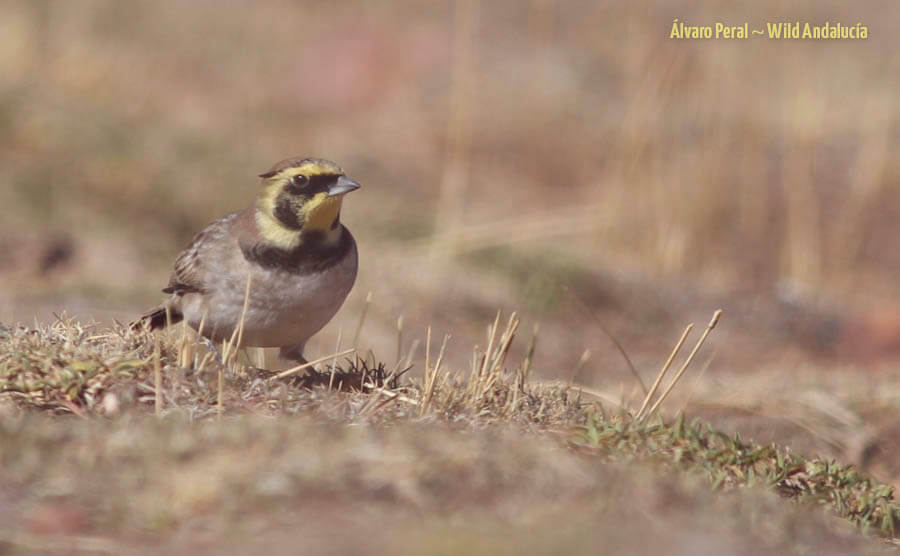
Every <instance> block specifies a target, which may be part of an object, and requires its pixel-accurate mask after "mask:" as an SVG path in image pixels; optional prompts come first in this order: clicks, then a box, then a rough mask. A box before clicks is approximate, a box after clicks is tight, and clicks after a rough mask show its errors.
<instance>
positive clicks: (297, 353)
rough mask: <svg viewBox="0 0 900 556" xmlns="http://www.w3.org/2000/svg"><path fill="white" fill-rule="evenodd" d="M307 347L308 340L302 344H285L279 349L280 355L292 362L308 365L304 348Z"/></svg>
mask: <svg viewBox="0 0 900 556" xmlns="http://www.w3.org/2000/svg"><path fill="white" fill-rule="evenodd" d="M305 347H306V342H303V343H301V344H295V345H293V346H284V347H282V348H281V349H280V350H278V356H279V357H281V358H282V359H287V360H288V361H291V362H292V363H296V365H298V366H299V365H306V363H307V361H306V358H305V357H303V349H304V348H305Z"/></svg>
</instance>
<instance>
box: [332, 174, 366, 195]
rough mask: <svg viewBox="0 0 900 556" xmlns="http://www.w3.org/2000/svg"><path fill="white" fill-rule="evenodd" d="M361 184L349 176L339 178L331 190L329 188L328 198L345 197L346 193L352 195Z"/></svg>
mask: <svg viewBox="0 0 900 556" xmlns="http://www.w3.org/2000/svg"><path fill="white" fill-rule="evenodd" d="M359 187H360V186H359V184H358V183H356V182H355V181H353V180H351V179H350V178H348V177H347V176H340V177H338V179H337V181H336V182H334V185H332V186H331V187H330V188H328V196H329V197H334V196H337V195H343V194H344V193H350V192H351V191H354V190H356V189H359Z"/></svg>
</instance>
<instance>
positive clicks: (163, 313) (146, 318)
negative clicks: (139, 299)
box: [129, 305, 184, 330]
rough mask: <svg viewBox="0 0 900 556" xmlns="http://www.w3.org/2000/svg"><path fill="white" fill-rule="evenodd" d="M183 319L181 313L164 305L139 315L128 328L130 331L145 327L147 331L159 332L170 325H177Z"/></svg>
mask: <svg viewBox="0 0 900 556" xmlns="http://www.w3.org/2000/svg"><path fill="white" fill-rule="evenodd" d="M183 319H184V315H182V314H181V311H176V310H175V309H174V308H172V307H169V306H166V305H160V306H159V307H154V308H153V309H150V310H149V311H147V312H146V313H144V314H143V315H141V316H140V317H139V318H138V319H137V320H136V321H134V322H132V323H131V324H130V325H129V326H130V327H131V329H132V330H136V329H138V328H141V327H144V326H146V327H147V329H148V330H160V329H162V328H165V327H166V326H168V325H170V324H177V323H179V322H181V321H182V320H183Z"/></svg>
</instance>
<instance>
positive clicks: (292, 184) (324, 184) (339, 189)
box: [256, 158, 360, 249]
mask: <svg viewBox="0 0 900 556" xmlns="http://www.w3.org/2000/svg"><path fill="white" fill-rule="evenodd" d="M259 177H260V178H261V179H262V188H261V190H260V193H259V196H258V197H257V201H256V209H257V210H256V223H257V226H258V227H259V230H260V233H262V234H263V235H264V236H265V237H266V239H268V240H269V241H271V242H272V243H274V244H276V245H278V246H279V247H282V248H284V249H292V248H295V247H297V246H299V245H300V244H301V243H303V241H304V240H305V239H310V238H315V239H316V240H318V241H322V242H324V243H326V244H329V243H336V242H337V241H338V240H339V239H340V237H341V221H340V216H341V200H342V199H343V197H344V195H345V194H347V193H350V192H351V191H354V190H356V189H359V187H360V186H359V184H358V183H356V182H355V181H353V180H352V179H350V178H348V177H347V176H345V175H344V171H343V170H342V169H341V167H340V166H338V165H337V164H335V163H334V162H331V161H328V160H323V159H321V158H289V159H286V160H282V161H281V162H279V163H277V164H276V165H275V166H273V167H272V168H271V169H270V170H268V171H267V172H263V173H262V174H260V175H259Z"/></svg>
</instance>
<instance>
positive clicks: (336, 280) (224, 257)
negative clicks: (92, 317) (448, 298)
mask: <svg viewBox="0 0 900 556" xmlns="http://www.w3.org/2000/svg"><path fill="white" fill-rule="evenodd" d="M259 178H260V188H259V192H258V194H257V196H256V200H255V202H254V203H253V204H251V206H249V207H248V208H245V209H244V210H241V211H238V212H232V213H230V214H228V215H226V216H223V217H222V218H219V219H218V220H215V221H214V222H212V223H210V224H209V225H207V226H206V227H205V228H203V229H202V230H201V231H200V232H199V233H198V234H197V235H196V236H194V239H193V240H192V241H191V243H190V244H189V245H188V246H187V247H186V248H185V249H184V250H183V251H182V252H181V253H180V254H179V255H178V257H177V258H176V259H175V265H174V269H173V271H172V274H171V277H170V278H169V283H168V285H167V286H166V287H165V288H164V289H163V290H162V291H163V293H167V294H170V295H169V297H168V298H167V299H166V300H165V301H164V302H163V303H162V304H160V305H159V306H157V307H155V308H153V309H151V310H149V311H147V312H145V313H143V314H142V315H141V316H140V317H139V318H138V319H137V320H136V321H135V322H133V323H132V328H137V327H144V328H147V329H149V330H156V329H161V328H165V327H166V326H168V325H170V324H175V323H178V322H181V321H182V320H184V321H185V322H187V324H188V325H189V326H191V327H192V328H194V329H195V330H197V331H198V332H199V333H200V334H201V335H202V336H204V337H205V338H207V339H208V340H211V341H212V342H221V341H222V340H227V339H230V338H232V336H233V334H234V332H235V330H236V329H237V327H238V326H239V323H240V322H241V319H242V316H243V328H242V330H241V333H240V337H241V343H240V346H239V347H278V348H280V350H279V356H280V357H281V358H282V359H286V360H288V361H292V362H296V363H298V364H303V363H306V359H305V358H304V356H303V350H304V348H305V346H306V342H307V340H309V338H310V337H312V336H313V335H314V334H316V333H317V332H318V331H319V330H321V329H322V327H324V326H325V325H326V324H328V322H329V321H330V320H331V319H332V317H334V315H335V314H336V313H337V311H338V309H340V307H341V305H342V304H343V303H344V300H345V299H346V298H347V295H348V294H349V293H350V290H351V289H352V288H353V284H354V282H355V281H356V273H357V267H358V253H357V248H356V240H355V239H354V238H353V235H352V234H351V233H350V230H348V229H347V227H346V226H344V225H343V224H342V223H341V204H342V201H343V198H344V195H346V194H347V193H350V192H352V191H355V190H357V189H359V188H360V184H359V183H357V182H356V181H354V180H352V179H350V178H349V177H347V176H346V175H345V174H344V171H343V170H342V169H341V167H340V166H338V165H337V164H335V163H334V162H331V161H329V160H324V159H321V158H302V157H294V158H288V159H285V160H282V161H280V162H278V163H276V164H275V165H274V166H272V168H270V169H269V170H267V171H266V172H263V173H262V174H259ZM248 284H249V285H248ZM248 292H249V293H248ZM245 298H246V310H245V309H244V306H245Z"/></svg>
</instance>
